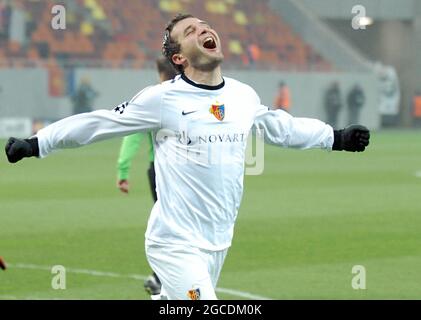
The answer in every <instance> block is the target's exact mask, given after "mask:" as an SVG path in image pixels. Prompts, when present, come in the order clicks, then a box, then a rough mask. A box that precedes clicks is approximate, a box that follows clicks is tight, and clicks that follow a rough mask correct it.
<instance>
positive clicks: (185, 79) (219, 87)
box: [181, 73, 225, 90]
mask: <svg viewBox="0 0 421 320" xmlns="http://www.w3.org/2000/svg"><path fill="white" fill-rule="evenodd" d="M181 79H183V80H184V81H186V82H187V83H188V84H190V85H192V86H194V87H196V88H200V89H205V90H219V89H222V88H223V87H224V85H225V80H224V78H222V82H221V83H220V84H218V85H216V86H209V85H207V84H200V83H196V82H194V81H192V80H190V79H189V78H187V76H186V75H185V74H184V73H182V74H181Z"/></svg>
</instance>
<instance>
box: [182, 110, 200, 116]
mask: <svg viewBox="0 0 421 320" xmlns="http://www.w3.org/2000/svg"><path fill="white" fill-rule="evenodd" d="M197 111H199V110H194V111H189V112H185V111H182V112H181V114H182V115H183V116H186V115H188V114H190V113H194V112H197Z"/></svg>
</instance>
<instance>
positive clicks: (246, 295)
mask: <svg viewBox="0 0 421 320" xmlns="http://www.w3.org/2000/svg"><path fill="white" fill-rule="evenodd" d="M8 267H9V268H11V269H13V268H16V269H32V270H43V271H49V272H51V268H52V267H49V266H41V265H36V264H29V263H13V264H11V263H8ZM66 272H70V273H75V274H86V275H90V276H94V277H108V278H124V279H133V280H138V281H144V280H146V279H147V276H144V275H141V274H120V273H116V272H106V271H98V270H89V269H78V268H67V267H66ZM216 292H221V293H225V294H228V295H231V296H235V297H241V298H246V299H251V300H272V299H271V298H268V297H264V296H260V295H255V294H252V293H249V292H246V291H240V290H233V289H227V288H216ZM3 298H4V299H17V298H16V297H14V296H9V295H4V296H3V295H0V299H3Z"/></svg>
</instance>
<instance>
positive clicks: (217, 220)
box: [6, 15, 369, 300]
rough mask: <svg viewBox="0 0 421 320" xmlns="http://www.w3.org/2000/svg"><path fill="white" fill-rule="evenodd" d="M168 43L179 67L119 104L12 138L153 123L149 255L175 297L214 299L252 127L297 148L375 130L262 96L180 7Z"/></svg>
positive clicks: (333, 146)
mask: <svg viewBox="0 0 421 320" xmlns="http://www.w3.org/2000/svg"><path fill="white" fill-rule="evenodd" d="M163 53H164V55H165V56H166V57H167V58H168V59H169V60H170V61H171V62H172V63H173V65H174V66H175V67H176V68H177V69H178V70H179V71H180V72H181V75H179V76H177V77H176V78H175V79H174V80H171V81H166V82H163V83H162V84H158V85H155V86H153V87H149V88H147V89H144V90H143V91H141V92H140V93H139V94H137V95H136V96H135V97H134V98H133V99H131V100H130V101H129V102H124V103H122V104H121V105H119V106H117V107H116V108H114V109H113V110H97V111H93V112H91V113H85V114H80V115H75V116H72V117H68V118H65V119H62V120H60V121H58V122H56V123H53V124H51V125H49V126H47V127H45V128H43V129H41V130H40V131H39V132H38V133H37V134H36V135H35V136H34V137H32V138H29V139H25V140H19V139H15V138H10V139H9V141H8V142H7V144H6V153H7V157H8V159H9V161H10V162H12V163H13V162H17V161H19V160H21V159H22V158H23V157H31V156H36V157H40V158H44V157H46V156H48V155H49V154H50V153H52V152H53V151H55V150H57V149H61V148H72V147H78V146H83V145H86V144H89V143H92V142H96V141H100V140H104V139H108V138H111V137H114V136H118V135H127V134H130V133H134V132H147V131H152V132H153V134H154V145H155V170H156V187H157V193H158V201H157V202H156V203H155V205H154V207H153V208H152V212H151V215H150V218H149V221H148V227H147V230H146V234H145V238H146V239H145V249H146V256H147V259H148V262H149V264H150V265H151V267H152V269H153V270H154V271H155V272H156V273H157V274H158V277H159V279H160V280H161V282H162V288H161V296H162V297H163V298H165V297H166V298H168V299H204V300H207V299H216V295H215V288H216V284H217V281H218V277H219V274H220V272H221V268H222V265H223V263H224V259H225V256H226V254H227V251H228V248H229V247H230V245H231V241H232V238H233V233H234V223H235V220H236V218H237V213H238V208H239V206H240V202H241V197H242V192H243V176H244V160H245V149H246V142H247V137H248V135H249V132H250V130H251V129H253V128H260V129H262V130H264V135H263V136H264V139H265V141H266V142H267V143H271V144H275V145H278V146H283V147H291V148H300V149H308V148H321V149H326V150H345V151H353V152H355V151H358V152H361V151H364V150H365V148H366V146H367V145H368V143H369V131H368V129H367V128H365V127H363V126H360V125H352V126H349V127H346V128H344V129H341V130H333V128H332V127H331V126H329V125H328V124H326V123H324V122H322V121H319V120H317V119H308V118H294V117H292V116H291V115H289V114H288V113H286V112H284V111H282V110H271V109H270V108H268V107H266V106H263V105H262V104H261V103H260V99H259V96H258V95H257V94H256V92H255V91H254V90H253V89H252V88H251V87H249V86H248V85H246V84H244V83H241V82H239V81H236V80H234V79H231V78H228V77H223V76H222V73H221V67H220V65H221V62H222V61H223V57H224V56H223V53H222V50H221V41H220V38H219V36H218V34H217V33H216V31H215V30H213V29H212V28H211V27H210V26H209V24H208V23H207V22H205V21H202V20H200V19H198V18H196V17H193V16H191V15H178V16H176V17H175V18H174V19H173V20H171V21H170V23H169V24H168V25H167V27H166V29H165V34H164V39H163Z"/></svg>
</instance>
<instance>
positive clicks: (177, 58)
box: [172, 53, 187, 66]
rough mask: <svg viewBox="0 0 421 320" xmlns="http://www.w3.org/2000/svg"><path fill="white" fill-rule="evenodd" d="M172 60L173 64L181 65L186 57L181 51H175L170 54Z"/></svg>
mask: <svg viewBox="0 0 421 320" xmlns="http://www.w3.org/2000/svg"><path fill="white" fill-rule="evenodd" d="M172 61H173V62H174V64H176V65H180V66H182V65H183V64H184V63H185V62H186V61H187V59H186V58H185V57H184V56H183V55H182V54H181V53H176V54H174V55H173V56H172Z"/></svg>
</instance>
